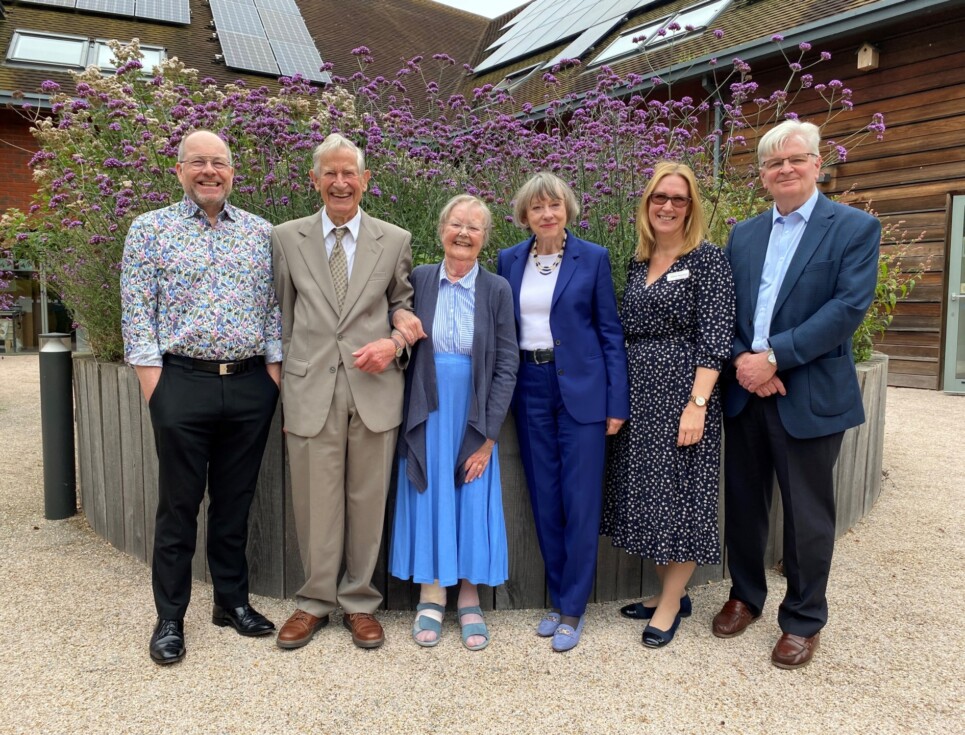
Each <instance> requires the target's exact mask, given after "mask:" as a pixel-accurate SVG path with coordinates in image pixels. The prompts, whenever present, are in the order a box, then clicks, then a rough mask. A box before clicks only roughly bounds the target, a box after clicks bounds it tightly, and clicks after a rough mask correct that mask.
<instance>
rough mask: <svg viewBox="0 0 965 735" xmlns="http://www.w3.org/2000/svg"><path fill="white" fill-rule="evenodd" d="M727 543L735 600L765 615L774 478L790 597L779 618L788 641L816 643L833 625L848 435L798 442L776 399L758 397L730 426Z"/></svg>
mask: <svg viewBox="0 0 965 735" xmlns="http://www.w3.org/2000/svg"><path fill="white" fill-rule="evenodd" d="M724 431H725V432H726V434H725V436H726V439H725V441H724V453H725V461H724V541H725V547H726V549H727V566H728V569H729V570H730V575H731V579H732V586H731V591H730V596H731V598H732V599H737V600H741V601H742V602H744V603H746V604H747V605H748V606H749V607H750V608H751V610H752V611H753V612H754V613H755V614H760V612H761V610H762V609H763V607H764V600H765V598H766V597H767V582H766V579H765V576H764V551H765V547H766V544H767V533H768V525H769V523H768V522H769V514H770V508H771V497H772V495H773V484H772V483H773V478H774V475H775V474H776V475H777V482H778V485H779V486H780V489H781V502H782V504H783V507H784V550H783V551H784V575H785V577H786V578H787V592H786V593H785V595H784V601H783V602H782V603H781V607H780V610H779V611H778V624H779V625H780V626H781V630H783V631H784V632H785V633H792V634H794V635H800V636H805V637H810V636H812V635H814V634H815V633H817V632H818V631H820V630H821V628H823V627H824V625H825V624H826V623H827V621H828V600H827V597H826V592H827V588H828V574H829V573H830V571H831V555H832V553H833V551H834V524H835V508H834V483H833V477H834V463H835V461H836V460H837V458H838V452H839V450H840V449H841V439H842V437H843V436H844V434H843V432H838V433H835V434H831V435H829V436H822V437H817V438H814V439H795V438H794V437H793V436H791V435H790V434H788V433H787V431H786V430H785V429H784V425H783V424H782V423H781V417H780V414H778V411H777V403H776V399H774V398H758V397H756V396H751V398H750V400H749V401H748V403H747V406H746V407H745V408H744V410H743V411H741V412H740V413H739V414H738V415H737V416H735V417H734V418H730V419H725V420H724Z"/></svg>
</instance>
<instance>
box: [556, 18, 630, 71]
mask: <svg viewBox="0 0 965 735" xmlns="http://www.w3.org/2000/svg"><path fill="white" fill-rule="evenodd" d="M622 22H623V17H622V16H621V17H619V18H610V20H607V21H604V22H603V23H597V24H596V25H595V26H593V27H592V28H587V29H586V30H585V31H583V33H581V34H580V35H579V36H577V37H576V39H575V40H573V41H572V42H571V43H570V44H569V45H568V46H567V47H566V48H565V49H563V50H562V51H560V52H559V53H558V54H556V56H554V57H553V58H552V59H550V60H549V61H547V62H546V63H545V64H543V68H544V69H551V68H552V67H553V66H554V65H555V64H558V63H560V61H562V60H563V59H578V58H580V57H581V56H583V54H585V53H586V52H587V51H589V50H590V49H591V48H592V47H593V46H595V45H596V44H597V43H598V42H599V41H600V39H601V38H604V37H605V36H607V35H609V34H610V32H611V31H612V30H613V29H614V28H616V27H617V26H618V25H620V23H622Z"/></svg>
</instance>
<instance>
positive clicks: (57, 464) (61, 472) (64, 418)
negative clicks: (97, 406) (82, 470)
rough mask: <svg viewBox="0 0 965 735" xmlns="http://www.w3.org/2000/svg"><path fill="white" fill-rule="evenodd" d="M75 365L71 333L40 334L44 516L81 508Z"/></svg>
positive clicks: (57, 516) (58, 515)
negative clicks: (77, 477)
mask: <svg viewBox="0 0 965 735" xmlns="http://www.w3.org/2000/svg"><path fill="white" fill-rule="evenodd" d="M73 372H74V366H73V363H72V360H71V356H70V335H69V334H62V333H60V332H51V333H48V334H41V335H40V426H41V433H42V435H43V446H44V518H46V519H48V520H51V521H57V520H61V519H62V518H70V517H71V516H72V515H74V514H75V513H76V512H77V482H76V480H75V471H74V470H75V466H74V390H73Z"/></svg>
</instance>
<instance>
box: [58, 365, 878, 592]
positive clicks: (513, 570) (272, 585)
mask: <svg viewBox="0 0 965 735" xmlns="http://www.w3.org/2000/svg"><path fill="white" fill-rule="evenodd" d="M887 374H888V358H887V356H885V355H879V354H876V355H875V356H874V357H873V358H872V359H871V360H870V361H869V362H866V363H863V364H861V365H859V366H858V378H859V380H860V383H861V391H862V398H863V400H864V407H865V413H866V414H867V421H866V422H865V423H864V424H863V425H862V426H859V427H857V428H855V429H851V430H850V431H848V432H847V433H846V434H845V437H844V442H843V444H842V446H841V455H840V457H839V459H838V464H837V466H836V468H835V498H836V501H837V508H838V519H837V533H838V536H840V535H841V534H842V533H844V532H845V531H847V530H848V529H849V528H851V526H853V525H854V524H855V523H856V522H857V521H858V520H859V519H860V518H862V517H863V516H864V515H865V514H866V513H868V512H869V511H870V510H871V507H872V506H873V505H874V503H875V500H876V499H877V498H878V494H879V493H880V492H881V461H882V447H883V444H884V426H885V397H886V385H887ZM74 396H75V401H76V407H77V411H76V422H77V439H78V441H77V451H78V468H79V475H80V476H79V478H78V479H79V487H80V501H81V506H82V508H83V511H84V514H85V515H86V516H87V519H88V521H89V522H90V524H91V526H92V527H93V529H94V531H95V532H96V533H97V534H98V535H100V536H102V537H103V538H105V539H107V540H108V541H109V542H110V543H111V544H112V545H114V546H115V547H117V548H118V549H121V550H123V551H126V552H127V553H129V554H132V555H133V556H136V557H137V558H138V559H140V560H142V561H144V562H149V561H150V558H151V549H152V545H153V543H154V513H155V508H156V505H157V454H156V453H155V450H154V434H153V431H152V429H151V421H150V416H149V414H148V411H147V406H146V404H145V403H144V401H143V399H142V397H141V392H140V388H139V386H138V382H137V376H136V375H135V374H134V371H133V370H132V369H131V368H129V367H127V366H125V365H121V364H117V363H99V362H96V361H94V360H93V359H90V358H86V357H85V358H77V359H75V360H74ZM499 461H500V465H501V469H502V480H503V503H504V509H505V514H506V527H507V534H508V540H509V565H510V567H509V581H507V583H506V584H504V585H502V586H500V587H497V588H495V589H493V590H489V589H486V590H482V589H481V590H480V598H481V599H482V601H483V606H484V607H487V608H493V607H495V608H498V609H512V608H541V607H544V606H546V604H547V599H546V592H545V585H544V580H543V562H542V558H541V556H540V553H539V547H538V546H537V542H536V533H535V530H534V527H533V515H532V511H531V509H530V505H529V498H528V496H527V493H526V483H525V479H524V477H523V469H522V464H521V462H520V459H519V448H518V445H517V441H516V429H515V426H514V425H513V423H512V421H511V420H510V421H507V424H506V426H505V427H504V428H503V432H502V435H501V437H500V442H499ZM393 491H394V483H393ZM393 505H394V492H392V493H390V497H389V506H388V507H389V511H388V513H389V518H391V513H392V507H393ZM205 513H206V511H205V509H204V508H202V511H201V514H202V517H201V518H200V519H199V524H198V545H197V553H196V554H195V557H194V575H195V577H196V578H197V579H202V580H208V570H207V564H206V561H205V554H204V548H205V525H206V524H205V522H204V521H205ZM780 515H781V508H780V499H779V497H778V499H777V501H776V502H775V503H774V507H773V510H772V523H771V528H772V533H771V539H770V540H769V542H768V561H769V563H772V564H774V563H777V562H778V561H779V560H780V555H781V554H780V550H781V537H782V532H781V523H780ZM720 518H721V521H720V523H721V533H723V514H722V513H721V516H720ZM388 520H389V519H387V522H386V528H387V529H388V527H389V522H388ZM387 548H388V539H387V538H383V544H382V556H381V559H380V562H379V565H378V568H377V570H376V583H377V584H378V586H379V587H380V589H382V590H383V591H384V593H385V605H386V607H389V608H393V609H409V608H412V607H414V606H415V603H416V602H417V601H418V592H417V591H416V588H415V587H414V586H413V585H411V584H410V583H408V582H400V581H399V580H397V579H395V578H393V577H391V576H390V575H389V574H388V572H387V564H386V560H385V555H386V549H387ZM248 560H249V565H250V570H251V591H252V592H253V593H256V594H261V595H268V596H271V597H290V596H292V595H294V593H295V592H296V591H297V590H298V588H299V587H300V586H301V584H302V581H303V574H302V567H301V561H300V559H299V556H298V542H297V539H296V538H295V522H294V517H293V516H292V505H291V483H290V477H289V474H288V467H287V462H286V460H285V446H284V435H283V434H282V432H281V409H279V411H278V412H277V413H276V415H275V419H274V424H273V427H272V432H271V438H270V439H269V443H268V447H267V448H266V450H265V456H264V460H263V462H262V466H261V474H260V475H259V478H258V488H257V491H256V493H255V499H254V503H253V505H252V509H251V524H250V531H249V539H248ZM724 576H726V571H725V567H724V565H715V566H707V567H700V568H698V570H697V572H696V574H695V575H694V579H693V584H700V583H703V582H707V581H711V580H719V579H722V578H723V577H724ZM655 589H656V575H655V574H654V572H653V565H652V564H650V563H649V562H646V561H643V560H641V559H640V558H638V557H633V556H629V555H627V554H625V553H624V552H622V551H620V550H617V549H614V548H613V547H612V546H611V545H610V541H609V539H608V538H601V539H600V556H599V562H598V565H597V577H596V585H595V588H594V592H593V597H592V600H593V601H596V602H606V601H610V600H622V599H628V598H638V597H641V596H643V595H648V594H650V593H652V592H653V591H654V590H655Z"/></svg>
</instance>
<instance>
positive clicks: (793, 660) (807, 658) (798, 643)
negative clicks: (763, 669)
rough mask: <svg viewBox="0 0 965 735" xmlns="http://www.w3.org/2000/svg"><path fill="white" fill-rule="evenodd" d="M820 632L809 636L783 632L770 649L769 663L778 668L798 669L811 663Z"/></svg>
mask: <svg viewBox="0 0 965 735" xmlns="http://www.w3.org/2000/svg"><path fill="white" fill-rule="evenodd" d="M820 641H821V634H820V633H815V634H814V635H812V636H811V637H810V638H805V637H804V636H800V635H794V634H793V633H785V634H784V635H782V636H781V637H780V638H778V640H777V645H776V646H774V650H773V651H771V663H772V664H774V665H775V666H776V667H777V668H779V669H799V668H801V667H802V666H807V665H808V664H809V663H811V658H812V657H813V656H814V652H815V651H817V650H818V643H819V642H820Z"/></svg>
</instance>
